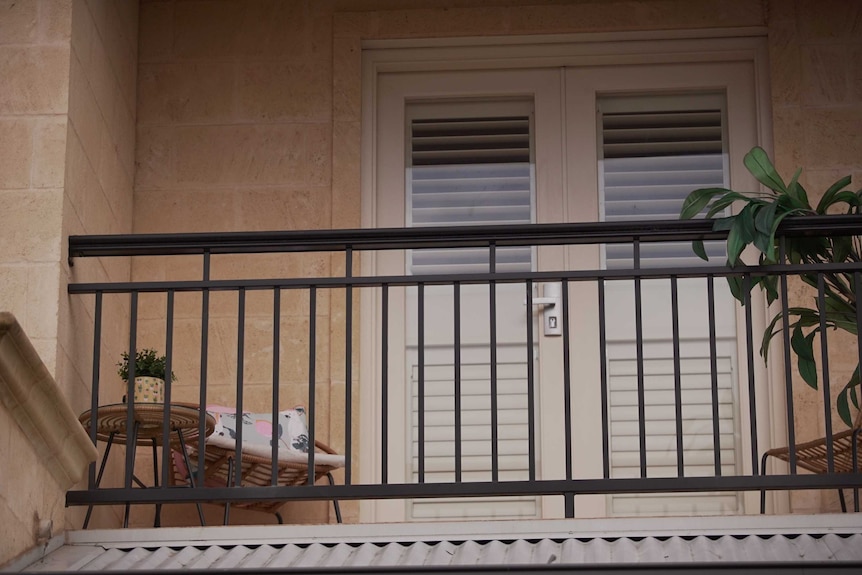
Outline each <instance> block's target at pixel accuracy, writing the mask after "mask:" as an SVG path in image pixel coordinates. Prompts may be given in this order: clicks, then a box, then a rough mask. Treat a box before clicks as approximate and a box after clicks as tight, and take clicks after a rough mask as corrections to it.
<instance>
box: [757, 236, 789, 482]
mask: <svg viewBox="0 0 862 575" xmlns="http://www.w3.org/2000/svg"><path fill="white" fill-rule="evenodd" d="M778 249H779V259H778V261H780V262H782V263H784V261H785V258H786V252H785V238H784V236H782V237H781V240H780V243H779V248H778ZM779 283H780V286H781V287H780V289H781V325H782V330H781V334H782V338H783V343H784V394H785V398H786V408H787V410H786V416H787V441H788V446H789V451H788V459H789V463H790V473H791V475H795V474H796V424H795V417H794V414H793V368H792V366H791V363H790V349H791V348H790V314H789V313H788V305H789V304H788V300H787V298H788V292H787V274H786V273H782V274H781V281H780V282H779ZM761 471H762V472H764V473H765V472H766V470H765V469H763V470H761Z"/></svg>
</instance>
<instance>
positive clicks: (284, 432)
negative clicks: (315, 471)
mask: <svg viewBox="0 0 862 575" xmlns="http://www.w3.org/2000/svg"><path fill="white" fill-rule="evenodd" d="M207 413H209V414H210V415H212V416H213V417H214V418H215V420H216V424H215V429H214V430H213V433H212V435H210V436H209V437H207V443H208V444H212V445H217V446H218V447H222V448H224V449H230V450H233V449H236V437H237V416H236V409H235V408H233V407H225V406H220V405H208V406H207ZM239 422H240V425H242V450H243V452H245V453H250V454H252V455H257V456H258V457H266V458H270V457H272V441H273V436H275V440H276V441H278V460H279V461H289V462H297V463H305V462H306V461H308V456H307V455H306V454H307V453H308V425H307V423H306V416H305V408H304V407H302V406H296V407H295V408H293V409H286V410H284V411H280V412H278V414H277V421H276V423H277V426H276V432H275V434H273V425H272V413H271V412H270V413H249V412H243V414H242V417H240V419H239ZM314 461H315V464H316V465H331V466H334V467H343V466H344V456H343V455H334V454H329V453H315V454H314Z"/></svg>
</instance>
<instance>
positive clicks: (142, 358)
mask: <svg viewBox="0 0 862 575" xmlns="http://www.w3.org/2000/svg"><path fill="white" fill-rule="evenodd" d="M121 357H122V361H120V362H119V363H117V366H118V368H119V369H118V370H117V374H118V375H119V376H120V377H121V378H122V379H123V381H125V382H128V381H129V360H130V356H129V354H128V353H127V352H123V353H122V355H121ZM166 369H167V358H166V357H165V356H164V355H159V354H158V352H157V351H156V350H154V349H142V350H140V351H138V352H137V353H136V354H135V387H134V389H135V403H159V402H162V401H164V389H165V371H166ZM176 379H177V376H176V375H175V374H174V373H173V372H171V381H176Z"/></svg>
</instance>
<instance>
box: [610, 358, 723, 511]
mask: <svg viewBox="0 0 862 575" xmlns="http://www.w3.org/2000/svg"><path fill="white" fill-rule="evenodd" d="M716 364H717V374H718V377H717V382H718V385H717V387H718V398H719V407H718V412H719V449H720V452H721V472H722V475H734V474H735V471H736V463H737V461H736V450H735V448H734V445H735V438H734V416H733V414H734V396H733V378H732V376H733V372H732V361H731V358H730V357H726V356H725V357H719V358H718V360H717V361H716ZM680 367H681V369H680V379H681V388H682V393H681V396H682V401H681V406H682V421H683V425H682V443H683V463H684V467H683V469H684V474H685V476H686V477H697V476H706V477H709V476H712V475H713V474H714V473H715V467H714V438H713V426H712V377H711V374H710V372H709V360H708V359H707V358H689V359H686V360H683V361H682V362H681V366H680ZM673 370H674V368H673V361H672V360H668V359H647V360H646V361H645V362H644V388H645V404H646V407H645V416H646V435H647V452H646V456H647V475H648V476H649V477H676V476H677V451H676V450H677V444H676V421H675V417H676V410H675V401H674V371H673ZM608 371H609V382H610V383H609V387H610V389H611V392H610V401H609V405H610V416H611V417H610V419H611V430H610V437H611V476H612V477H614V478H620V477H640V439H639V435H638V396H637V363H636V362H635V361H634V360H630V359H619V360H611V361H610V363H609V370H608ZM738 503H739V502H738V497H737V495H736V494H735V493H732V492H726V493H709V492H697V493H691V494H679V495H673V496H668V495H664V494H657V495H650V494H643V495H628V494H627V495H616V496H614V497H613V498H612V503H611V513H612V514H613V515H622V516H631V515H642V516H650V515H691V514H699V515H720V514H726V513H735V512H736V511H737V510H738Z"/></svg>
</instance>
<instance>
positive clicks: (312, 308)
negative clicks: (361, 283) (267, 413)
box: [307, 286, 317, 485]
mask: <svg viewBox="0 0 862 575" xmlns="http://www.w3.org/2000/svg"><path fill="white" fill-rule="evenodd" d="M316 379H317V286H311V287H309V288H308V412H307V413H308V484H309V485H314V440H315V427H316V425H315V424H316V423H317V422H316V420H317V407H316V405H317V401H316V399H317V393H316V385H315V381H316Z"/></svg>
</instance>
